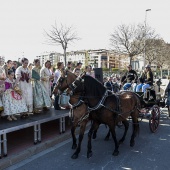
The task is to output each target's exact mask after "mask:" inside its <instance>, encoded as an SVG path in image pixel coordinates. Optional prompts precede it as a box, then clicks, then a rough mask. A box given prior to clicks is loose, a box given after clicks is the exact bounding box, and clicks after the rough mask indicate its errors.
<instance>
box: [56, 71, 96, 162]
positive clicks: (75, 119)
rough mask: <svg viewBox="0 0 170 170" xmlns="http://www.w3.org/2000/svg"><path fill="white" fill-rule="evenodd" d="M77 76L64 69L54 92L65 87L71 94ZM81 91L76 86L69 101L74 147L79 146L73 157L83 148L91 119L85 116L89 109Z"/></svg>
mask: <svg viewBox="0 0 170 170" xmlns="http://www.w3.org/2000/svg"><path fill="white" fill-rule="evenodd" d="M67 76H68V79H67ZM77 78H78V77H77V76H76V75H75V74H73V73H71V72H69V71H63V72H62V75H61V77H60V78H59V80H58V82H57V84H56V86H55V87H54V89H53V93H54V94H56V93H57V92H58V90H59V91H61V92H63V91H64V90H65V89H67V91H66V92H67V93H68V94H69V93H70V92H71V90H72V91H73V88H74V86H73V85H72V83H73V82H76V79H77ZM81 91H82V89H79V88H76V89H75V90H74V95H70V101H69V105H70V106H71V109H70V118H71V121H72V127H71V135H72V141H73V143H72V149H76V148H77V149H76V152H75V153H74V154H73V155H72V158H73V159H75V158H77V157H76V156H75V155H78V153H79V152H80V150H81V142H82V140H83V136H84V132H85V128H86V125H87V123H88V121H89V118H84V116H85V115H86V113H87V110H86V109H87V107H86V104H85V103H84V101H82V99H81V97H80V96H81ZM82 110H83V112H82ZM78 125H80V131H79V140H78V145H77V139H76V135H75V130H76V127H77V126H78ZM95 135H96V133H95ZM95 135H94V136H95Z"/></svg>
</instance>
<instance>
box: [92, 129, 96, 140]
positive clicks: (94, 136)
mask: <svg viewBox="0 0 170 170" xmlns="http://www.w3.org/2000/svg"><path fill="white" fill-rule="evenodd" d="M96 137H97V129H96V130H94V132H93V137H92V138H93V139H96Z"/></svg>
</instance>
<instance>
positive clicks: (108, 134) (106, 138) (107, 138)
mask: <svg viewBox="0 0 170 170" xmlns="http://www.w3.org/2000/svg"><path fill="white" fill-rule="evenodd" d="M109 137H110V129H109V131H108V133H107V135H106V137H105V138H104V140H105V141H108V140H109Z"/></svg>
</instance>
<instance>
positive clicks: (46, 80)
mask: <svg viewBox="0 0 170 170" xmlns="http://www.w3.org/2000/svg"><path fill="white" fill-rule="evenodd" d="M50 76H51V72H50V70H49V69H48V68H46V67H43V68H42V69H41V70H40V79H41V82H42V84H43V86H44V87H45V89H46V91H47V93H48V95H49V97H50V96H51V80H50Z"/></svg>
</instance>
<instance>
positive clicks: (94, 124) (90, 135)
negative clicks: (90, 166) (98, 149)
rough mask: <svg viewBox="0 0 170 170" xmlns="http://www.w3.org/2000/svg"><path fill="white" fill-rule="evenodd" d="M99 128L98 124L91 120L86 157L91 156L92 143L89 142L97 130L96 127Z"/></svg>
mask: <svg viewBox="0 0 170 170" xmlns="http://www.w3.org/2000/svg"><path fill="white" fill-rule="evenodd" d="M98 128H99V124H98V123H97V122H94V121H93V124H92V126H91V128H90V130H89V133H88V144H87V158H90V157H92V154H93V153H92V144H91V137H92V135H93V134H94V133H95V132H97V129H98Z"/></svg>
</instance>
